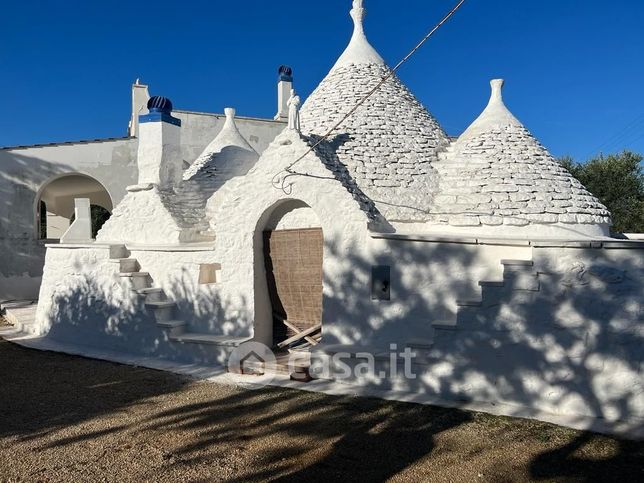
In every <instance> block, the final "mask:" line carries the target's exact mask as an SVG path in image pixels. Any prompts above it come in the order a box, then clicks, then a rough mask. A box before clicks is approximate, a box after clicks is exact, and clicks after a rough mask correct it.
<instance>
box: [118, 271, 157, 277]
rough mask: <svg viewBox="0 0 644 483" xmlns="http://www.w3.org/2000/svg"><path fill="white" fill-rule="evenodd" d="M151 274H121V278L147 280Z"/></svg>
mask: <svg viewBox="0 0 644 483" xmlns="http://www.w3.org/2000/svg"><path fill="white" fill-rule="evenodd" d="M149 276H150V274H149V273H148V272H120V273H119V277H123V278H145V277H149Z"/></svg>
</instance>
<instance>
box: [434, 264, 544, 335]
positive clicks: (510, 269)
mask: <svg viewBox="0 0 644 483" xmlns="http://www.w3.org/2000/svg"><path fill="white" fill-rule="evenodd" d="M501 264H502V265H503V279H502V280H483V281H479V282H478V285H479V287H480V289H481V290H480V296H479V297H472V298H467V299H462V300H457V301H456V305H457V312H456V323H455V324H446V323H442V322H439V323H434V324H432V325H433V327H434V329H435V330H466V329H474V328H476V327H479V328H480V327H482V326H484V325H486V324H494V323H495V322H498V321H492V320H488V319H490V318H492V317H497V318H503V317H504V316H503V314H502V313H500V309H501V308H503V307H505V308H507V309H510V310H511V309H512V308H516V307H517V305H521V304H529V303H531V302H533V301H534V300H535V299H536V297H537V296H538V295H539V293H540V292H541V289H542V287H541V280H540V278H539V273H537V272H535V271H534V263H533V261H532V260H501Z"/></svg>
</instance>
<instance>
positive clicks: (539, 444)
mask: <svg viewBox="0 0 644 483" xmlns="http://www.w3.org/2000/svg"><path fill="white" fill-rule="evenodd" d="M0 370H1V371H2V378H1V379H0V480H1V481H83V482H89V481H115V482H125V481H137V482H138V481H240V482H241V481H262V480H275V479H280V480H287V481H289V480H290V481H301V480H307V481H329V480H341V479H342V480H346V479H349V478H351V479H353V480H358V481H383V480H391V481H432V482H442V481H446V482H447V481H449V482H468V481H494V482H506V481H507V482H510V481H512V482H514V481H528V480H538V481H620V482H636V481H644V470H643V465H644V443H635V442H628V441H620V440H616V439H612V438H608V437H603V436H597V435H594V434H590V433H584V432H578V431H573V430H569V429H564V428H560V427H557V426H554V425H550V424H545V423H539V422H534V421H527V420H520V419H510V418H503V417H493V416H489V415H485V414H480V413H472V412H466V411H459V410H454V409H441V408H436V407H430V406H420V405H414V404H405V403H396V402H388V401H380V400H375V399H364V398H349V397H332V396H326V395H322V394H316V393H308V392H303V391H294V390H286V389H278V388H266V389H261V390H255V391H250V390H247V389H243V388H237V387H229V386H224V385H216V384H212V383H204V382H196V381H193V380H190V379H187V378H185V377H179V376H176V375H173V374H169V373H164V372H159V371H154V370H148V369H142V368H135V367H129V366H123V365H119V364H112V363H108V362H101V361H95V360H90V359H84V358H80V357H71V356H66V355H61V354H56V353H50V352H39V351H33V350H28V349H24V348H21V347H18V346H15V345H13V344H10V343H8V342H5V341H0Z"/></svg>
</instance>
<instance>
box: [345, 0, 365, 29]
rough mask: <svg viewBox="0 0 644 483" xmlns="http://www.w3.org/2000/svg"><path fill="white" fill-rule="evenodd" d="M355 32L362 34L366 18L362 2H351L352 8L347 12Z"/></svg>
mask: <svg viewBox="0 0 644 483" xmlns="http://www.w3.org/2000/svg"><path fill="white" fill-rule="evenodd" d="M349 14H350V15H351V18H352V19H353V23H354V25H355V29H356V30H360V31H361V32H364V18H365V17H366V16H367V9H366V8H364V4H363V0H353V8H352V9H351V12H349Z"/></svg>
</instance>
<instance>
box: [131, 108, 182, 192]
mask: <svg viewBox="0 0 644 483" xmlns="http://www.w3.org/2000/svg"><path fill="white" fill-rule="evenodd" d="M147 107H148V111H149V114H146V115H143V116H139V151H138V156H137V164H138V166H139V185H144V184H155V185H158V186H159V187H161V188H170V187H172V186H174V185H175V184H177V183H179V182H180V181H181V177H182V174H183V161H182V158H181V147H180V145H181V120H179V119H177V118H176V117H172V116H171V113H172V102H170V99H167V98H165V97H159V96H155V97H151V98H150V100H149V101H148V105H147Z"/></svg>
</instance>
